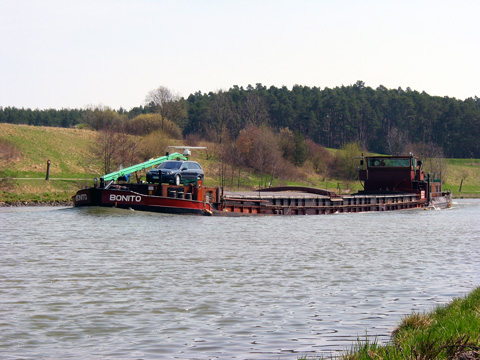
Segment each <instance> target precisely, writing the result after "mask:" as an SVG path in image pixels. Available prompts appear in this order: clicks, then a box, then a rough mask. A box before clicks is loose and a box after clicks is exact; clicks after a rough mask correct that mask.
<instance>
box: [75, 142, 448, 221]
mask: <svg viewBox="0 0 480 360" xmlns="http://www.w3.org/2000/svg"><path fill="white" fill-rule="evenodd" d="M189 155H190V151H189V150H188V149H187V150H186V151H185V152H184V153H183V154H180V153H173V154H167V155H165V156H163V157H159V158H157V159H153V160H149V161H147V162H144V163H141V164H137V165H134V166H131V167H128V168H125V169H122V170H119V171H116V172H113V173H110V174H107V175H104V176H102V177H101V179H100V183H98V180H96V181H95V184H94V186H93V187H90V188H86V189H82V190H79V191H78V192H77V193H76V194H75V195H74V196H73V197H72V200H73V203H74V206H75V207H80V206H104V207H117V208H125V209H133V210H142V211H154V212H162V213H172V214H192V215H216V216H241V215H320V214H334V213H335V214H336V213H348V212H366V211H392V210H404V209H418V208H425V209H428V208H434V209H443V208H448V207H450V206H451V202H452V194H451V192H450V191H442V184H441V180H440V178H439V176H438V175H436V174H427V175H425V174H424V172H423V170H422V162H421V161H420V160H419V159H418V158H417V157H415V156H413V155H411V154H410V155H408V156H372V157H364V158H363V157H362V160H361V162H360V167H359V179H360V181H362V182H363V190H362V191H359V192H357V193H355V194H351V195H343V196H340V195H337V194H335V193H334V192H332V191H329V190H324V189H318V188H310V187H299V186H284V187H270V188H266V189H259V190H256V191H244V192H239V191H237V192H230V191H225V190H224V189H223V188H221V187H216V188H210V187H205V186H204V185H203V177H201V176H199V177H197V178H195V179H190V180H185V181H182V182H180V181H179V180H177V178H176V180H175V181H173V182H172V181H169V182H168V183H164V181H163V179H162V176H161V174H160V175H158V174H159V172H158V171H157V173H156V174H157V176H150V177H147V178H148V179H149V182H140V181H137V183H132V182H129V181H128V180H129V178H130V174H131V173H134V172H137V171H140V170H144V169H148V168H151V167H155V166H157V167H159V166H161V164H162V163H164V162H166V161H170V160H177V161H178V160H180V161H188V157H189ZM122 180H123V181H122ZM153 181H155V182H153Z"/></svg>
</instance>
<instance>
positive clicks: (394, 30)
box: [0, 0, 480, 109]
mask: <svg viewBox="0 0 480 360" xmlns="http://www.w3.org/2000/svg"><path fill="white" fill-rule="evenodd" d="M479 14H480V1H477V0H457V1H443V0H437V1H421V0H417V1H408V0H407V1H388V0H373V1H368V0H363V1H360V0H358V1H353V0H344V1H342V0H340V1H335V0H330V1H324V0H317V1H314V0H277V1H262V0H253V1H248V0H247V1H229V0H218V1H217V0H215V1H214V0H204V1H200V0H196V1H194V0H191V1H187V0H172V1H163V0H117V1H114V0H79V1H69V0H38V1H37V0H35V1H34V0H0V40H1V43H0V44H1V45H0V49H1V50H0V106H4V107H5V106H16V107H30V108H40V109H43V108H50V107H53V108H57V109H60V108H84V107H86V106H90V105H104V106H109V107H112V108H116V109H117V108H119V107H120V106H122V107H124V108H126V109H130V108H132V107H134V106H138V105H141V104H143V103H144V100H145V96H146V94H147V93H148V92H149V91H150V90H152V89H155V88H157V87H159V86H165V87H168V88H170V89H171V90H173V91H174V92H177V93H178V94H179V95H181V96H184V97H187V96H188V95H189V94H191V93H194V92H196V91H202V92H209V91H218V90H221V89H224V90H227V89H228V88H230V87H231V86H233V85H239V86H244V87H246V86H247V85H248V84H252V85H255V84H256V83H262V84H263V85H266V86H271V85H274V86H277V87H281V86H283V85H285V86H287V87H289V88H291V87H292V86H293V85H295V84H300V85H308V86H317V87H320V88H322V89H323V88H324V87H336V86H341V85H351V84H354V83H355V82H356V81H357V80H363V81H364V82H365V83H366V85H367V86H370V87H372V88H376V87H377V86H379V85H384V86H386V87H387V88H398V87H402V88H404V89H405V88H406V87H410V88H412V89H413V90H418V91H425V92H427V93H429V94H430V95H438V96H449V97H456V98H458V99H465V98H467V97H473V96H480V66H479V59H480V41H479V35H480V26H479V24H478V23H479V21H478V16H479Z"/></svg>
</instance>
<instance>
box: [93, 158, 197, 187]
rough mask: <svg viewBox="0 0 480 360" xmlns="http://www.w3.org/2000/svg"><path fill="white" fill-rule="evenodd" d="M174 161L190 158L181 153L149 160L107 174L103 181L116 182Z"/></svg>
mask: <svg viewBox="0 0 480 360" xmlns="http://www.w3.org/2000/svg"><path fill="white" fill-rule="evenodd" d="M173 159H182V160H188V158H187V157H186V156H184V155H182V154H180V153H173V154H170V155H165V156H162V157H159V158H156V159H152V160H148V161H145V162H143V163H140V164H137V165H132V166H129V167H127V168H125V169H121V170H118V171H115V172H112V173H110V174H107V175H103V176H102V177H101V178H102V179H103V181H111V180H112V181H116V180H117V179H118V178H119V177H122V176H125V175H129V174H131V173H133V172H135V171H140V170H144V169H147V168H149V167H152V166H155V165H158V164H161V163H162V162H164V161H167V160H173Z"/></svg>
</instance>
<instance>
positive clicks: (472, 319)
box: [300, 287, 480, 360]
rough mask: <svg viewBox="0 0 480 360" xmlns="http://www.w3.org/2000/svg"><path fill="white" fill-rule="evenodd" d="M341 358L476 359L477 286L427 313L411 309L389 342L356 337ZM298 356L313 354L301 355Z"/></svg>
mask: <svg viewBox="0 0 480 360" xmlns="http://www.w3.org/2000/svg"><path fill="white" fill-rule="evenodd" d="M340 358H341V359H343V360H367V359H368V360H371V359H385V360H387V359H388V360H403V359H425V360H426V359H432V360H433V359H451V360H471V359H480V287H477V288H476V289H474V290H473V291H472V292H471V293H470V294H468V295H467V296H465V297H463V298H456V299H454V300H453V301H452V302H451V303H449V304H447V305H445V306H439V307H437V308H436V309H435V310H433V311H431V312H429V313H423V314H421V313H412V314H411V315H409V316H407V317H405V318H404V319H403V320H402V322H401V323H400V325H399V326H398V327H397V328H396V329H395V330H394V331H393V333H392V337H391V342H389V343H388V344H386V345H379V344H378V342H377V341H376V340H373V341H371V340H368V339H367V340H364V341H363V340H359V341H358V343H357V344H356V345H354V346H353V348H352V350H350V351H347V352H346V354H345V355H343V356H340ZM300 359H301V360H307V359H310V360H313V359H315V358H311V357H303V358H300Z"/></svg>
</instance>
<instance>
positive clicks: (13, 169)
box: [0, 123, 480, 204]
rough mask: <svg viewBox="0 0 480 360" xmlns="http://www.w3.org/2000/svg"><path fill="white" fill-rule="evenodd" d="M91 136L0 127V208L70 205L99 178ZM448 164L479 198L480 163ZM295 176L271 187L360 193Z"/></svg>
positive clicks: (208, 162) (465, 190) (450, 176)
mask: <svg viewBox="0 0 480 360" xmlns="http://www.w3.org/2000/svg"><path fill="white" fill-rule="evenodd" d="M96 135H97V133H96V132H95V131H90V130H81V129H65V128H51V127H40V126H39V127H36V126H28V125H12V124H3V123H0V204H5V203H7V204H22V203H25V202H27V203H32V202H33V203H52V202H69V201H70V197H71V196H72V195H73V194H74V193H75V192H76V190H78V189H79V188H82V187H85V186H90V185H92V183H93V179H94V178H95V177H99V176H101V175H103V173H102V170H101V169H102V166H101V161H100V160H99V159H98V157H96V156H95V151H94V149H95V148H96V147H97V144H96ZM201 145H207V146H208V147H209V150H208V151H209V153H207V152H202V151H196V152H195V153H194V157H193V159H194V160H198V161H199V162H200V163H201V164H202V166H203V167H204V170H205V174H206V183H207V185H208V186H219V185H220V172H221V170H220V169H221V166H220V164H219V162H218V161H217V160H216V158H215V157H214V156H212V152H213V149H214V148H215V145H213V144H201ZM332 151H338V150H332ZM159 155H161V154H159ZM47 160H50V162H51V165H50V180H49V181H45V177H46V168H47V165H46V164H47ZM447 162H448V171H447V177H446V184H445V188H447V189H450V190H452V191H453V193H454V196H455V197H458V198H460V197H480V160H477V159H448V161H447ZM298 178H299V180H296V181H288V182H286V181H284V180H279V179H273V183H272V184H273V185H304V186H314V187H320V188H326V189H329V190H334V191H337V192H340V193H350V192H354V191H356V190H359V189H361V185H360V183H359V182H358V181H354V182H346V181H341V180H335V179H327V178H324V177H321V176H318V175H316V174H315V173H314V172H313V171H312V170H311V169H307V168H303V169H301V170H300V171H299V176H298ZM239 179H240V180H239ZM270 181H271V179H269V177H267V176H264V177H262V176H261V175H259V174H254V173H252V172H249V171H246V170H242V171H241V172H240V176H239V175H238V173H236V174H229V173H226V174H225V186H226V187H227V188H229V189H232V190H233V189H238V188H240V189H246V188H258V187H259V186H265V185H266V184H268V183H269V182H270ZM460 184H461V185H462V191H461V192H459V187H460Z"/></svg>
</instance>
